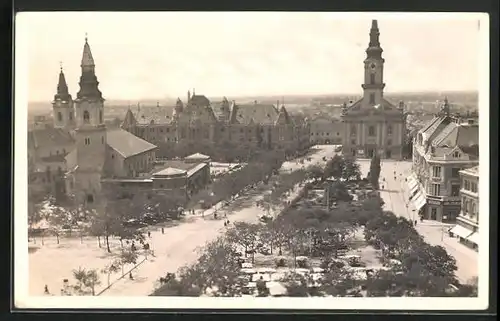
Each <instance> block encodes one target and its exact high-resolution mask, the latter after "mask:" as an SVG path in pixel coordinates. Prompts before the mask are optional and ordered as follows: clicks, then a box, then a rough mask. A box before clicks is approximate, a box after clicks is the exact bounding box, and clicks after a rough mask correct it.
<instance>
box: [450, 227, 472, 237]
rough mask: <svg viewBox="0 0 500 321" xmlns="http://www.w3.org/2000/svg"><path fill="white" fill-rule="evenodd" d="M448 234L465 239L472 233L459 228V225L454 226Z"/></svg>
mask: <svg viewBox="0 0 500 321" xmlns="http://www.w3.org/2000/svg"><path fill="white" fill-rule="evenodd" d="M450 233H451V234H454V235H456V236H459V237H461V238H464V239H466V238H467V237H468V236H469V235H471V234H472V231H471V230H468V229H466V228H465V227H463V226H461V225H455V226H454V227H453V228H452V229H451V230H450Z"/></svg>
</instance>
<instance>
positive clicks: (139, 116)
mask: <svg viewBox="0 0 500 321" xmlns="http://www.w3.org/2000/svg"><path fill="white" fill-rule="evenodd" d="M174 109H175V107H174V106H160V107H157V106H155V107H141V109H140V110H139V111H137V112H136V114H135V119H136V120H137V123H139V124H142V125H149V124H151V121H153V122H154V123H155V124H168V123H170V122H171V121H172V115H173V112H174Z"/></svg>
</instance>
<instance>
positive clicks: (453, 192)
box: [451, 184, 460, 196]
mask: <svg viewBox="0 0 500 321" xmlns="http://www.w3.org/2000/svg"><path fill="white" fill-rule="evenodd" d="M459 194H460V185H459V184H451V196H458V195H459Z"/></svg>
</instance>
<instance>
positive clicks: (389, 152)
mask: <svg viewBox="0 0 500 321" xmlns="http://www.w3.org/2000/svg"><path fill="white" fill-rule="evenodd" d="M391 156H392V154H391V151H390V150H388V151H386V152H385V158H391Z"/></svg>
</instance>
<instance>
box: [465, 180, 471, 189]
mask: <svg viewBox="0 0 500 321" xmlns="http://www.w3.org/2000/svg"><path fill="white" fill-rule="evenodd" d="M464 190H466V191H470V182H469V181H468V180H466V179H464Z"/></svg>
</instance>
